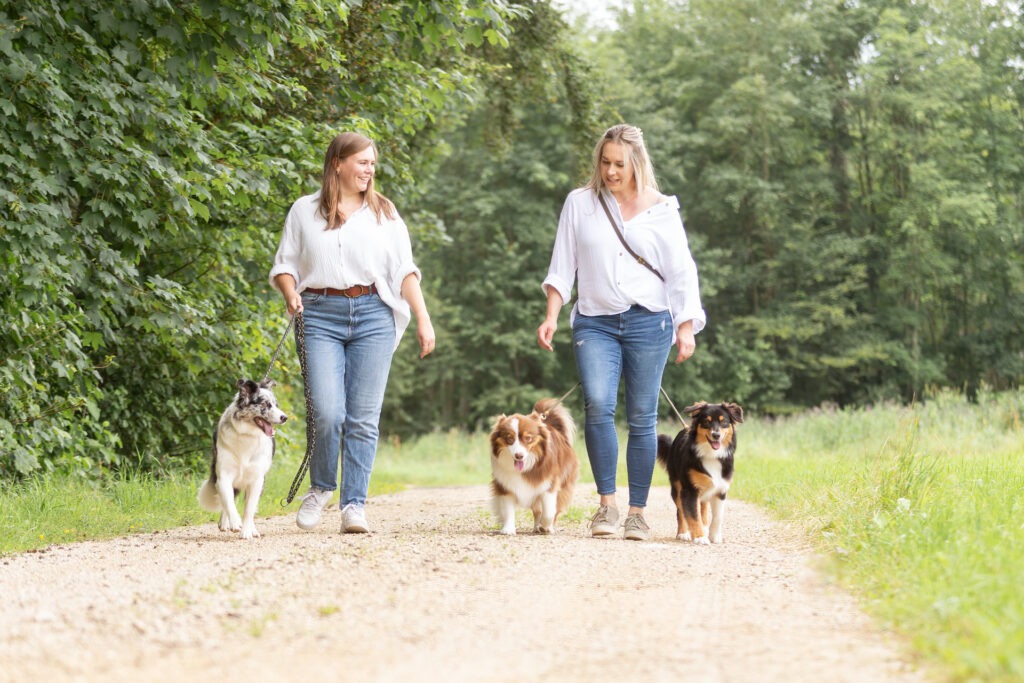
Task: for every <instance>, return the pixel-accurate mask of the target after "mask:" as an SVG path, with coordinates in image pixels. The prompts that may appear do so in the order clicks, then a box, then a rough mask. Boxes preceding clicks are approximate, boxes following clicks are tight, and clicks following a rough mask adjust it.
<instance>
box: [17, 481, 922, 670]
mask: <svg viewBox="0 0 1024 683" xmlns="http://www.w3.org/2000/svg"><path fill="white" fill-rule="evenodd" d="M591 488H592V487H589V486H586V485H581V486H580V487H579V488H578V490H577V494H576V500H575V505H576V506H579V507H580V508H581V509H584V510H591V509H592V508H593V506H595V505H596V496H595V495H594V494H593V492H592V491H591V490H590V489H591ZM275 504H276V502H275V501H267V500H265V501H263V507H264V508H270V507H272V506H273V505H275ZM624 504H625V501H620V505H623V506H624ZM367 512H368V517H369V519H370V523H371V525H372V526H373V529H374V533H372V534H368V535H339V534H338V533H337V530H338V526H339V524H340V513H339V512H338V511H337V510H336V509H335V510H333V511H331V512H329V513H328V514H327V515H326V516H325V522H324V524H323V525H322V526H321V527H320V528H319V529H318V530H316V531H312V532H303V531H300V530H299V529H298V528H297V527H296V526H295V524H294V515H293V514H289V515H287V516H281V517H274V518H259V519H258V523H257V527H258V529H259V530H260V531H261V533H262V534H263V536H262V538H259V539H255V540H253V541H251V542H245V541H241V540H238V539H237V537H235V536H234V535H230V534H224V533H220V532H218V531H217V528H216V525H214V524H206V525H202V526H198V527H190V528H183V529H177V530H173V531H169V532H160V533H153V534H145V535H136V536H130V537H126V538H121V539H117V540H113V541H105V542H88V543H79V544H74V545H69V546H62V547H54V548H52V549H49V550H47V551H44V552H38V553H26V554H23V555H18V556H13V557H7V558H3V559H0V595H2V596H3V601H2V602H3V609H2V611H0V680H2V681H19V682H22V681H32V680H46V681H129V680H130V681H181V680H192V679H196V678H199V677H200V676H202V677H204V678H205V679H206V680H214V679H217V678H225V679H227V678H228V677H230V680H239V681H296V680H300V679H302V678H305V677H309V678H308V680H316V681H332V682H339V681H340V682H345V681H435V680H436V681H446V682H458V681H516V682H522V681H539V680H547V681H599V680H603V681H640V680H643V681H670V680H671V681H685V682H686V683H719V682H740V683H743V682H747V681H750V682H757V683H773V682H776V681H778V682H780V683H781V682H785V683H794V682H803V681H826V682H827V683H843V682H858V683H859V682H864V683H867V682H870V683H882V682H886V681H894V682H895V681H899V682H904V681H908V682H909V681H923V680H924V678H923V676H921V674H919V673H917V672H915V671H914V670H913V669H912V668H911V667H910V666H909V665H908V664H907V661H908V660H907V659H906V656H905V653H904V652H902V651H901V650H900V649H899V647H900V645H899V643H898V642H896V641H895V640H894V639H893V638H892V637H891V636H890V635H888V634H886V633H883V632H880V631H878V630H877V629H875V628H873V627H872V626H871V624H870V623H869V621H868V620H867V618H866V617H865V616H863V614H861V613H860V612H859V611H858V610H857V609H856V606H855V605H854V604H853V602H852V600H851V599H850V598H849V597H848V596H846V595H844V594H843V593H841V592H839V591H838V590H836V589H834V588H832V587H830V586H828V585H827V584H826V583H825V582H823V580H822V579H821V578H820V577H819V576H818V575H817V574H816V573H815V572H814V570H813V562H814V558H813V555H812V554H811V551H810V550H809V548H808V546H807V545H806V543H804V542H803V541H802V540H801V538H800V537H799V535H798V534H796V533H795V532H792V531H790V530H787V529H786V528H784V527H782V526H781V525H778V524H776V523H773V522H772V521H770V520H769V519H768V518H766V517H765V516H764V515H763V514H762V513H761V512H760V511H759V510H758V509H756V508H755V507H753V506H751V505H747V504H744V503H743V502H738V501H730V508H729V514H728V517H727V520H726V525H725V543H723V544H721V545H717V546H710V547H708V546H695V545H692V544H690V543H683V542H680V541H675V540H673V535H674V531H675V522H674V519H673V514H672V509H671V502H670V501H669V497H668V493H667V491H666V490H664V489H658V490H655V491H653V492H652V494H651V505H650V507H649V508H648V515H647V516H648V521H649V522H650V523H651V527H652V531H653V532H654V536H655V538H654V540H653V541H651V542H647V543H636V542H627V541H623V540H621V537H619V538H616V539H603V540H598V539H592V538H590V537H589V536H588V535H587V533H586V522H585V521H577V522H573V523H570V524H568V525H563V527H562V529H561V530H560V531H559V532H558V533H556V534H555V535H553V536H535V535H533V534H532V533H522V534H521V535H519V536H515V537H505V536H501V535H497V534H495V533H494V532H493V531H492V529H493V528H494V526H495V524H494V519H493V517H492V516H491V514H490V512H489V504H488V490H487V488H486V487H483V486H479V487H469V488H451V489H417V490H411V491H406V492H402V493H398V494H393V495H388V496H380V497H377V498H375V499H373V500H371V503H370V505H369V506H368V508H367ZM577 516H578V515H577ZM525 520H526V517H522V518H521V520H520V531H521V532H525V531H526V530H527V528H528V526H527V523H526V521H525Z"/></svg>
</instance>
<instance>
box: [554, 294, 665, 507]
mask: <svg viewBox="0 0 1024 683" xmlns="http://www.w3.org/2000/svg"><path fill="white" fill-rule="evenodd" d="M572 339H573V349H574V351H575V354H576V368H577V370H578V371H579V376H580V383H581V384H582V386H583V400H584V403H585V405H586V421H585V423H584V436H585V438H586V443H587V456H588V457H589V459H590V468H591V470H592V471H593V473H594V482H595V483H596V484H597V492H598V493H599V494H601V495H611V494H613V493H615V470H616V468H617V467H618V461H619V439H618V435H617V434H616V431H615V407H616V403H617V401H618V394H619V379H620V378H623V379H624V380H625V385H626V392H625V407H626V424H627V425H628V426H629V437H628V439H627V441H626V473H627V476H628V477H629V505H630V506H631V507H639V508H642V507H646V506H647V494H648V493H649V492H650V489H651V477H652V476H653V475H654V461H655V458H656V457H657V453H658V432H657V430H658V427H657V423H658V395H659V393H660V390H661V376H662V373H663V372H664V371H665V362H666V360H667V359H668V352H669V349H670V348H671V347H672V318H671V316H670V315H669V313H668V312H667V311H665V312H661V313H652V312H651V311H648V310H647V309H645V308H643V307H641V306H633V307H632V308H630V309H629V310H627V311H625V312H624V313H619V314H616V315H598V316H586V315H581V314H579V313H577V315H576V318H575V320H574V321H573V328H572Z"/></svg>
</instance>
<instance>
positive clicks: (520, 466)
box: [516, 460, 523, 472]
mask: <svg viewBox="0 0 1024 683" xmlns="http://www.w3.org/2000/svg"><path fill="white" fill-rule="evenodd" d="M522 471H523V461H522V460H516V472H522Z"/></svg>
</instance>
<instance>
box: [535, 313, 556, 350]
mask: <svg viewBox="0 0 1024 683" xmlns="http://www.w3.org/2000/svg"><path fill="white" fill-rule="evenodd" d="M557 329H558V322H557V321H556V320H548V319H545V320H544V322H542V323H541V324H540V327H538V328H537V344H538V345H539V346H540V348H542V349H544V350H545V351H554V350H555V349H554V347H553V346H551V340H552V339H554V337H555V331H556V330H557Z"/></svg>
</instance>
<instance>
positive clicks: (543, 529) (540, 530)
mask: <svg viewBox="0 0 1024 683" xmlns="http://www.w3.org/2000/svg"><path fill="white" fill-rule="evenodd" d="M552 531H554V529H553V528H552V527H549V526H541V525H540V524H538V525H537V526H535V527H533V533H535V534H550V533H551V532H552Z"/></svg>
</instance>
